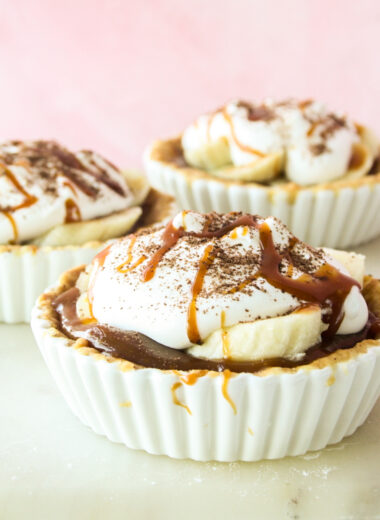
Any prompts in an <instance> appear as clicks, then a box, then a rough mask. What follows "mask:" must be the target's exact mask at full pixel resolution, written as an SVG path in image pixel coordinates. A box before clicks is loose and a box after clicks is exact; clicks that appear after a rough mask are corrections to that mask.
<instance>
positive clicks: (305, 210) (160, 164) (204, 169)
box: [145, 100, 380, 248]
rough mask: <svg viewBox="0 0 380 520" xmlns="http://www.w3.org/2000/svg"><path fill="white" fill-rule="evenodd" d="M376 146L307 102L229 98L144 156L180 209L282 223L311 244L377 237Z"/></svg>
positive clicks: (379, 182) (155, 182) (155, 181)
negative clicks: (245, 215)
mask: <svg viewBox="0 0 380 520" xmlns="http://www.w3.org/2000/svg"><path fill="white" fill-rule="evenodd" d="M378 155H379V143H378V139H377V137H376V136H375V135H374V134H373V132H372V131H371V130H370V129H369V128H367V127H365V126H362V125H358V124H355V123H353V122H352V121H350V120H349V119H348V118H347V117H345V116H342V115H339V114H336V113H332V112H329V111H328V110H327V109H326V108H325V107H324V106H323V105H321V104H320V103H317V102H315V101H312V100H307V101H301V102H298V101H295V100H287V101H281V102H273V101H270V100H268V101H266V102H264V103H262V104H251V103H247V102H243V101H233V102H230V103H227V104H226V105H225V106H224V107H222V108H220V109H219V110H216V111H214V112H212V113H210V114H206V115H203V116H200V117H199V118H198V119H197V120H196V122H195V123H194V124H192V125H190V126H189V127H188V128H187V129H186V130H185V131H184V132H183V134H182V135H181V136H179V137H176V138H173V139H167V140H160V141H156V142H154V143H153V144H152V145H151V146H150V147H148V149H147V150H146V153H145V168H146V171H147V175H148V178H149V181H150V183H151V184H152V186H154V187H156V188H157V189H160V190H162V191H166V192H168V193H170V194H172V195H173V196H175V197H176V199H177V200H178V202H179V205H180V206H181V207H182V208H184V209H194V210H198V211H203V212H207V211H219V212H228V211H245V212H250V213H259V214H260V215H263V216H269V215H274V216H276V217H277V218H279V219H281V220H282V221H283V222H284V223H285V224H286V225H287V226H288V227H289V228H290V230H291V231H292V232H293V233H295V234H296V235H297V236H298V237H299V238H300V239H302V240H305V241H306V242H308V243H310V244H312V245H314V246H321V245H323V246H328V247H339V248H344V247H347V246H349V245H351V246H352V245H357V244H359V243H362V242H365V241H367V240H370V239H372V238H373V237H375V236H377V235H379V234H380V217H379V214H378V211H377V208H378V206H379V204H380V173H379V168H378Z"/></svg>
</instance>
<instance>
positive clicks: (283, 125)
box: [182, 100, 360, 185]
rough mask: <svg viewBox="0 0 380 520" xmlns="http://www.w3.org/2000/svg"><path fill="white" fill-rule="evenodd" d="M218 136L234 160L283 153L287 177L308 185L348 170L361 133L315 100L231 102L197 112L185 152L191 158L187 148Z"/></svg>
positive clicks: (247, 160) (185, 138)
mask: <svg viewBox="0 0 380 520" xmlns="http://www.w3.org/2000/svg"><path fill="white" fill-rule="evenodd" d="M220 139H224V140H225V141H227V142H228V145H229V153H230V157H229V160H230V162H231V163H232V164H233V165H235V166H241V165H246V164H252V163H255V162H257V161H259V160H260V159H261V158H263V157H265V156H268V155H270V154H283V156H284V165H283V170H284V174H285V176H286V178H287V179H288V180H290V181H293V182H295V183H297V184H299V185H311V184H316V183H322V182H330V181H333V180H335V179H338V178H340V177H342V176H343V175H344V174H345V173H346V172H347V170H348V169H349V165H350V160H351V158H352V153H353V146H354V145H355V143H358V142H359V141H360V136H359V134H358V130H357V128H356V126H355V124H354V123H353V122H352V121H350V120H349V119H347V118H346V117H345V116H343V115H341V114H336V113H333V112H331V111H329V110H328V109H327V108H326V107H325V106H324V105H323V104H321V103H318V102H316V101H311V100H308V101H303V102H297V101H295V100H289V101H281V102H274V101H272V100H267V101H265V102H264V103H262V104H251V103H246V102H243V101H232V102H230V103H227V104H226V105H225V106H224V107H223V108H221V109H219V110H217V111H216V112H214V113H211V114H207V115H203V116H201V117H199V118H198V119H197V121H196V122H195V123H194V124H192V125H190V126H189V127H188V128H187V129H186V130H185V131H184V133H183V136H182V147H183V149H184V152H185V156H186V157H191V152H192V151H196V150H198V149H201V148H202V147H204V146H206V145H207V144H210V143H213V142H214V143H215V142H217V141H218V140H220ZM195 166H196V165H195ZM221 166H223V164H219V165H217V167H221Z"/></svg>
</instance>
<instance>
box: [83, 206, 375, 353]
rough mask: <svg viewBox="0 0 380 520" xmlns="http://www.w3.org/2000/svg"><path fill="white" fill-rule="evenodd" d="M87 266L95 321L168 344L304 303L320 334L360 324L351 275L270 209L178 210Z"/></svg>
mask: <svg viewBox="0 0 380 520" xmlns="http://www.w3.org/2000/svg"><path fill="white" fill-rule="evenodd" d="M89 273H90V274H89V282H88V299H89V301H90V305H91V308H92V315H93V317H94V318H95V319H96V320H97V321H98V322H99V323H103V324H107V325H109V326H111V327H115V328H117V329H119V330H133V331H137V332H140V333H142V334H144V335H146V336H148V337H150V338H152V339H154V340H155V341H158V342H159V343H161V344H163V345H165V346H168V347H171V348H174V349H186V348H188V347H191V346H192V345H195V344H201V343H202V342H203V341H205V340H206V338H208V337H209V336H210V335H211V334H212V333H213V332H215V331H217V330H220V329H221V328H224V327H231V326H234V325H236V324H241V323H248V322H255V321H257V320H264V319H266V318H271V317H278V316H286V315H288V314H289V313H291V312H292V311H294V310H296V309H302V307H303V306H305V305H309V304H312V305H313V306H316V305H317V306H319V307H320V309H321V313H320V316H321V318H320V319H321V320H322V321H323V326H321V330H324V329H327V330H326V331H325V333H326V334H332V335H333V334H335V333H336V332H338V333H339V334H350V333H354V332H357V331H360V330H361V329H362V328H363V327H364V325H365V324H366V322H367V319H368V308H367V305H366V303H365V300H364V298H363V296H362V295H361V292H360V288H359V286H360V285H359V283H358V282H356V281H355V280H354V279H352V278H350V277H349V275H348V272H347V271H346V270H345V268H344V267H343V266H341V265H340V264H339V263H338V262H337V261H335V260H333V259H332V258H331V257H330V256H329V255H328V254H327V253H326V252H325V251H323V250H322V249H314V248H312V247H310V246H308V245H306V244H304V243H303V242H301V241H299V240H297V239H296V238H295V237H294V235H292V234H291V233H290V232H289V231H288V229H287V228H286V227H285V226H284V225H283V224H282V223H281V222H280V221H279V220H277V219H276V218H274V217H268V218H265V219H264V218H261V217H258V216H252V215H244V214H241V213H229V214H217V213H210V214H200V213H196V212H193V211H183V212H181V213H179V214H177V215H176V216H175V217H174V218H173V219H172V220H171V221H170V222H169V223H168V224H167V225H163V224H162V225H158V226H154V227H151V228H147V229H143V230H141V231H139V232H137V233H136V234H132V235H129V236H127V237H125V238H122V239H120V240H117V241H115V242H114V243H113V244H111V245H110V246H109V247H108V248H107V249H106V250H104V251H103V252H101V253H100V254H99V255H98V256H97V257H95V259H94V261H93V262H92V265H91V266H90V269H89Z"/></svg>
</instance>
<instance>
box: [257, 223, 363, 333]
mask: <svg viewBox="0 0 380 520" xmlns="http://www.w3.org/2000/svg"><path fill="white" fill-rule="evenodd" d="M259 231H260V240H261V245H262V251H263V252H262V260H261V267H260V275H261V276H262V277H263V278H265V279H266V280H267V282H269V283H270V284H271V285H272V286H274V287H276V288H277V289H280V290H282V291H285V292H287V293H290V294H291V295H292V296H295V297H296V298H299V299H301V300H305V301H307V302H311V303H319V304H323V303H324V302H325V301H326V300H327V299H329V300H330V301H331V304H332V312H331V316H330V318H329V320H328V321H329V328H328V330H327V331H325V332H324V335H325V336H327V337H331V336H333V335H334V334H335V333H336V331H337V330H338V328H339V325H340V324H341V322H342V320H343V317H344V315H343V312H342V307H343V303H344V300H345V298H346V296H347V295H348V293H349V292H350V290H351V288H352V287H353V286H355V285H356V286H357V287H359V289H360V284H359V283H358V282H357V281H356V280H354V279H353V278H350V277H349V276H346V275H345V274H343V273H341V272H340V271H339V270H338V269H336V268H335V267H334V266H332V265H330V264H328V263H325V264H323V265H322V266H321V267H320V268H319V269H318V270H317V271H316V272H315V273H313V275H310V274H306V273H304V274H302V275H301V276H300V277H298V278H288V277H287V276H284V275H283V274H281V272H280V264H281V262H282V260H283V259H284V257H285V255H280V253H278V252H277V250H276V248H275V246H274V242H273V237H272V231H271V229H270V227H269V225H268V224H267V223H266V222H263V223H262V224H261V226H260V228H259ZM288 260H289V261H290V263H291V259H288Z"/></svg>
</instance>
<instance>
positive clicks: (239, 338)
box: [187, 305, 326, 361]
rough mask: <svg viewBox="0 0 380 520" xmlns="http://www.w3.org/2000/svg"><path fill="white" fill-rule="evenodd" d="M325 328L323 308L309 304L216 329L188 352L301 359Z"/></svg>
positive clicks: (213, 356)
mask: <svg viewBox="0 0 380 520" xmlns="http://www.w3.org/2000/svg"><path fill="white" fill-rule="evenodd" d="M325 328H326V325H325V324H323V322H322V316H321V309H320V307H319V306H317V305H309V306H307V307H303V308H301V309H299V310H296V311H294V312H292V313H290V314H287V315H286V316H278V317H276V318H268V319H265V320H257V321H254V322H247V323H239V324H237V325H233V326H232V327H226V328H223V329H219V330H216V331H215V332H213V333H212V334H210V336H209V337H208V338H207V339H206V341H204V342H203V344H202V345H194V346H193V347H190V348H188V349H187V352H188V353H189V354H191V355H192V356H196V357H200V358H208V359H222V358H228V359H234V360H237V361H248V360H252V361H254V360H258V359H264V358H275V357H281V358H287V359H300V358H302V354H303V353H304V352H305V350H307V349H308V348H309V347H311V346H313V345H315V344H317V343H318V342H319V341H320V339H321V333H322V332H323V330H324V329H325Z"/></svg>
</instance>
